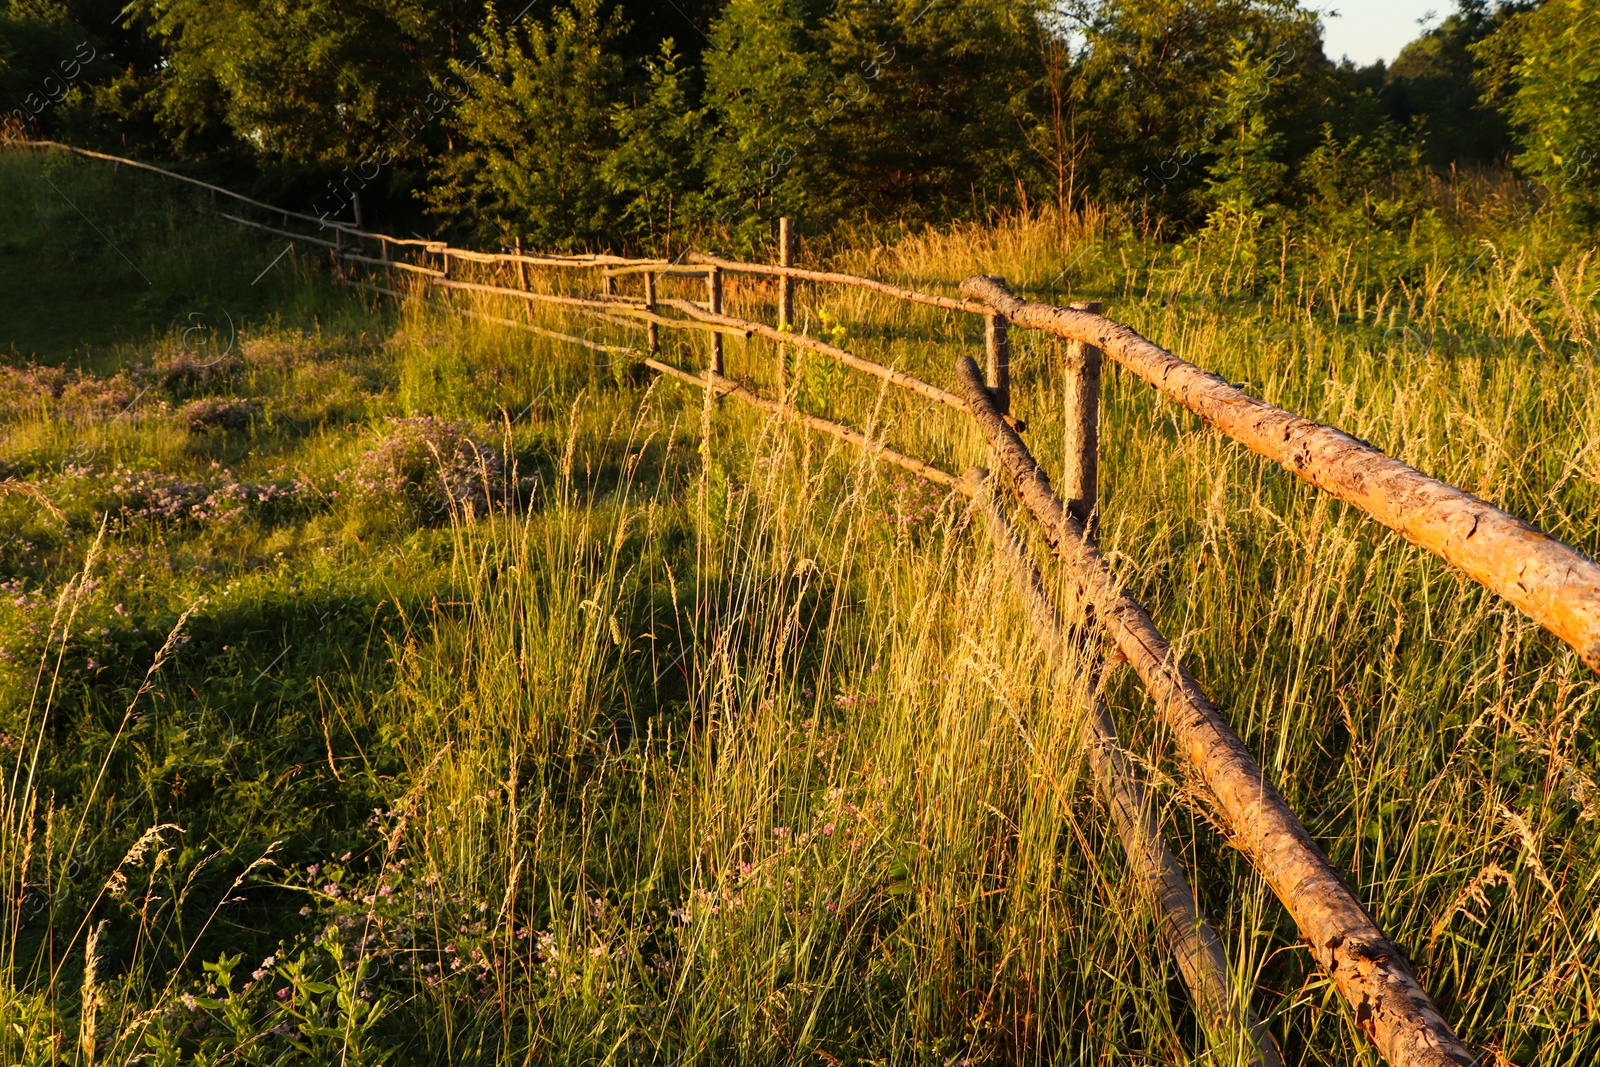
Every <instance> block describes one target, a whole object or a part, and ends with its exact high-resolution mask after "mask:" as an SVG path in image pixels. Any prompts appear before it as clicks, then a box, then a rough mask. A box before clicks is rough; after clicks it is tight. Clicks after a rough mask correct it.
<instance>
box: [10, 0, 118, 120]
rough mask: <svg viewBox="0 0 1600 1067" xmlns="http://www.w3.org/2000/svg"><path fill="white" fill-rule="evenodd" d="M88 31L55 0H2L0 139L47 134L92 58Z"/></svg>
mask: <svg viewBox="0 0 1600 1067" xmlns="http://www.w3.org/2000/svg"><path fill="white" fill-rule="evenodd" d="M88 39H89V35H88V33H87V32H86V31H85V30H84V29H83V28H82V27H81V26H79V25H78V24H77V23H76V22H74V21H73V20H72V18H71V17H70V15H69V13H68V11H67V7H66V5H65V4H63V3H59V2H56V0H0V138H4V139H6V140H9V139H11V138H13V137H18V136H23V135H25V134H27V133H29V132H33V133H48V132H49V131H50V130H51V128H52V127H53V126H54V121H53V120H54V119H55V118H56V117H57V114H56V112H57V109H59V108H60V106H61V105H62V104H64V103H66V102H67V100H68V99H69V98H70V96H71V95H72V94H73V93H74V92H75V91H77V90H78V89H79V87H80V84H81V79H82V77H83V75H84V74H85V73H86V72H87V71H88V69H89V66H90V65H91V64H92V63H93V62H94V58H95V51H96V50H95V49H94V47H93V46H92V45H89V44H88V43H87V42H88Z"/></svg>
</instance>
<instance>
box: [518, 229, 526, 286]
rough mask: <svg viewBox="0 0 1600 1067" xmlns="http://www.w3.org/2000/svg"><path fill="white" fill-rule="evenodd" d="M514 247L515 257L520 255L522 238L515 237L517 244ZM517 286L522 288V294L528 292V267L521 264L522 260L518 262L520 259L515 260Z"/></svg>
mask: <svg viewBox="0 0 1600 1067" xmlns="http://www.w3.org/2000/svg"><path fill="white" fill-rule="evenodd" d="M515 247H516V250H517V255H519V256H520V255H522V238H521V236H518V237H517V242H516V245H515ZM517 284H518V285H520V286H521V287H522V291H523V292H527V291H528V265H527V264H526V263H524V262H522V260H520V259H519V260H517Z"/></svg>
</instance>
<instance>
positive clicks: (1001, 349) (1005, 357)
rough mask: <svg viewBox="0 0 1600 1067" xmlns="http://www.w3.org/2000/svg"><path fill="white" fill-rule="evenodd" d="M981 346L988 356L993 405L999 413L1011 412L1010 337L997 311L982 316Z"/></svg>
mask: <svg viewBox="0 0 1600 1067" xmlns="http://www.w3.org/2000/svg"><path fill="white" fill-rule="evenodd" d="M983 322H984V327H983V347H984V351H985V352H986V353H987V354H988V357H989V360H988V362H989V366H988V374H987V375H986V377H987V379H988V382H989V392H991V393H992V394H994V402H995V406H996V407H998V408H999V409H1000V412H1001V414H1004V415H1009V414H1010V413H1011V338H1010V336H1009V334H1008V332H1007V330H1006V317H1005V316H1004V315H1002V314H1000V313H999V312H998V311H991V312H989V313H988V314H987V315H985V316H984V320H983Z"/></svg>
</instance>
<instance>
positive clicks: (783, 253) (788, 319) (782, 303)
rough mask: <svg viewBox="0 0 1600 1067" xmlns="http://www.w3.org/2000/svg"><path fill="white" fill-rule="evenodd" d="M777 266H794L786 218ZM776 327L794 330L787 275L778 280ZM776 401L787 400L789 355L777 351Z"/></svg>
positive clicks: (791, 230) (791, 290) (791, 285)
mask: <svg viewBox="0 0 1600 1067" xmlns="http://www.w3.org/2000/svg"><path fill="white" fill-rule="evenodd" d="M778 265H779V266H780V267H792V266H794V227H793V226H792V225H791V224H790V222H789V219H788V217H787V216H785V217H784V218H781V219H779V220H778ZM778 325H779V326H780V327H783V328H786V329H790V330H792V329H794V279H793V278H791V277H789V276H788V275H787V274H784V275H780V276H779V278H778ZM778 399H779V400H780V401H783V402H787V401H788V399H789V353H788V350H787V349H786V348H780V349H779V350H778Z"/></svg>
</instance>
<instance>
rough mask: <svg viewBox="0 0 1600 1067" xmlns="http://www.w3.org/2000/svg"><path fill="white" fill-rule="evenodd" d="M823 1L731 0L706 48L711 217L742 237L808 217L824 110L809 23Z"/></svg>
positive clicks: (816, 19)
mask: <svg viewBox="0 0 1600 1067" xmlns="http://www.w3.org/2000/svg"><path fill="white" fill-rule="evenodd" d="M822 15H823V6H822V3H821V2H820V0H728V4H727V6H726V7H725V8H724V9H723V12H722V15H721V17H720V18H718V20H717V22H716V23H715V24H714V25H713V27H712V30H711V47H710V48H709V49H708V50H707V52H706V58H705V69H706V104H707V106H708V107H709V108H710V109H711V113H712V115H713V116H714V121H715V123H716V125H717V128H718V136H717V137H716V138H715V139H714V142H713V144H712V147H711V154H710V158H709V160H708V172H707V179H708V186H709V188H708V191H709V193H710V195H711V197H712V202H713V205H714V211H715V214H714V218H715V220H716V223H717V224H718V225H719V226H721V227H726V228H729V229H732V230H734V231H735V232H736V233H738V234H740V235H742V236H743V237H744V238H745V239H746V240H753V239H756V238H757V237H758V236H759V235H761V234H764V233H765V232H766V224H767V222H766V220H768V219H771V218H776V217H777V216H780V215H793V216H796V217H805V216H807V215H808V214H810V211H811V197H812V196H813V195H814V193H815V191H816V190H817V188H818V187H819V185H820V180H821V173H822V166H821V162H822V161H821V158H820V151H819V150H818V149H817V148H816V147H815V146H816V139H817V131H818V127H819V123H820V122H821V121H823V118H824V116H825V115H826V114H827V112H825V111H824V110H823V105H824V101H825V100H826V99H827V81H826V78H825V72H824V71H823V69H822V66H821V64H820V63H819V62H818V60H817V52H818V48H819V45H818V42H817V40H816V35H815V34H814V33H813V32H812V30H811V29H810V28H811V27H815V26H816V25H817V24H818V22H819V21H820V19H821V17H822Z"/></svg>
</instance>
